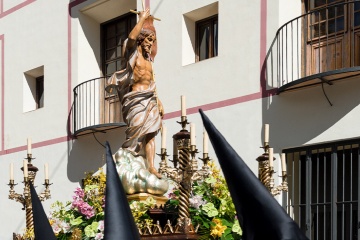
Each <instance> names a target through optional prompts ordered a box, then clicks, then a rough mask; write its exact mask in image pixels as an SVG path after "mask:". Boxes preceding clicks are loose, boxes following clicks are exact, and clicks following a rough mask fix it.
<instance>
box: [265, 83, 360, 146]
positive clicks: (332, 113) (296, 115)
mask: <svg viewBox="0 0 360 240" xmlns="http://www.w3.org/2000/svg"><path fill="white" fill-rule="evenodd" d="M357 80H359V79H357ZM357 80H356V79H351V80H342V81H338V82H334V84H333V85H331V86H330V85H327V84H324V91H325V93H326V95H327V97H328V98H329V101H330V102H331V104H332V106H331V105H330V103H329V102H328V100H327V99H326V96H325V95H324V92H323V89H322V87H321V85H318V86H314V87H310V88H305V89H298V90H296V91H293V92H285V93H281V94H280V95H277V96H273V97H271V98H264V99H263V123H264V124H265V123H269V124H270V146H271V147H274V148H280V149H279V151H281V149H284V148H289V147H298V146H301V145H303V144H306V143H308V142H309V141H311V140H313V139H314V138H316V137H318V136H319V135H321V134H322V133H324V132H325V131H327V130H328V129H329V128H331V127H333V126H334V125H336V123H338V122H339V121H340V120H341V119H343V118H344V117H345V116H346V115H347V114H349V113H350V112H351V111H353V110H354V109H355V108H356V107H357V106H358V105H359V104H360V97H359V93H358V86H359V83H358V81H357ZM346 123H347V122H346V121H344V122H343V123H342V124H341V127H339V126H337V127H334V128H333V129H332V130H331V136H334V139H329V137H326V139H325V140H321V138H320V140H319V141H320V142H323V141H333V140H337V139H338V138H339V139H341V138H343V137H342V136H346V133H344V131H348V132H350V131H354V129H353V128H351V129H349V127H350V126H349V125H347V124H346ZM337 132H339V133H341V135H340V136H339V135H338V134H337ZM350 135H351V136H349V137H355V136H358V135H359V133H357V134H356V133H355V132H351V134H350ZM329 136H330V135H329ZM337 137H338V138H337ZM346 138H348V137H346Z"/></svg>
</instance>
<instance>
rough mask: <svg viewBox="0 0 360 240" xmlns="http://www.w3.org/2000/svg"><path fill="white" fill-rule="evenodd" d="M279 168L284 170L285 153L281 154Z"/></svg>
mask: <svg viewBox="0 0 360 240" xmlns="http://www.w3.org/2000/svg"><path fill="white" fill-rule="evenodd" d="M281 170H282V171H283V172H286V155H285V153H282V154H281Z"/></svg>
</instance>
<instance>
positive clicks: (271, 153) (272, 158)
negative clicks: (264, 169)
mask: <svg viewBox="0 0 360 240" xmlns="http://www.w3.org/2000/svg"><path fill="white" fill-rule="evenodd" d="M269 166H270V167H273V166H274V149H273V148H269Z"/></svg>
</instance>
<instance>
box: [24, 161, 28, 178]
mask: <svg viewBox="0 0 360 240" xmlns="http://www.w3.org/2000/svg"><path fill="white" fill-rule="evenodd" d="M24 177H26V178H27V177H28V161H27V160H24Z"/></svg>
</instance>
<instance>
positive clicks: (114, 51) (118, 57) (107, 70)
mask: <svg viewBox="0 0 360 240" xmlns="http://www.w3.org/2000/svg"><path fill="white" fill-rule="evenodd" d="M135 24H136V15H135V14H132V13H130V14H125V15H124V16H121V17H119V18H116V19H113V20H110V21H108V22H105V23H103V24H102V25H101V35H102V63H103V64H102V66H103V73H104V76H106V77H110V76H111V74H113V73H114V72H115V71H119V70H121V69H123V68H124V67H125V66H126V62H125V61H124V56H122V51H121V49H122V47H123V44H124V41H125V39H127V37H128V35H129V33H130V31H131V30H132V28H133V27H134V26H135Z"/></svg>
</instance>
